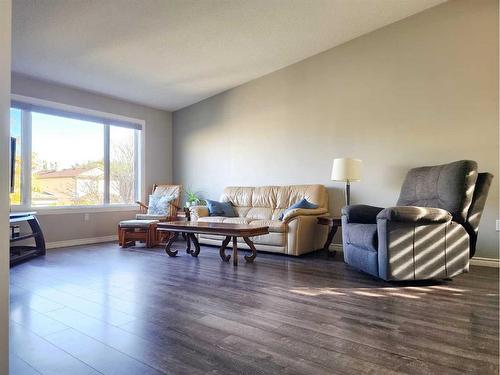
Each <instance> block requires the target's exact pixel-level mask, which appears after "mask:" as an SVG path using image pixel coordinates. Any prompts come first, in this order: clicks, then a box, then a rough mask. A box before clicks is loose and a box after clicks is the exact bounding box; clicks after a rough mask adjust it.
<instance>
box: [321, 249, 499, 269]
mask: <svg viewBox="0 0 500 375" xmlns="http://www.w3.org/2000/svg"><path fill="white" fill-rule="evenodd" d="M330 251H339V252H342V244H340V243H332V244H331V245H330ZM470 264H471V265H473V266H483V267H495V268H500V259H494V258H483V257H474V258H472V259H471V260H470Z"/></svg>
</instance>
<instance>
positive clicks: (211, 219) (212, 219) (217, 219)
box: [198, 216, 250, 224]
mask: <svg viewBox="0 0 500 375" xmlns="http://www.w3.org/2000/svg"><path fill="white" fill-rule="evenodd" d="M198 221H199V222H202V223H228V224H248V223H250V220H249V219H247V218H244V217H225V216H205V217H200V218H199V219H198Z"/></svg>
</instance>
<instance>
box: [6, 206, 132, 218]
mask: <svg viewBox="0 0 500 375" xmlns="http://www.w3.org/2000/svg"><path fill="white" fill-rule="evenodd" d="M138 210H139V206H138V205H137V204H126V205H121V204H117V205H105V206H104V205H103V206H64V207H21V206H15V207H11V212H24V211H36V213H37V215H38V216H43V215H62V214H77V213H82V214H85V213H96V212H120V211H138Z"/></svg>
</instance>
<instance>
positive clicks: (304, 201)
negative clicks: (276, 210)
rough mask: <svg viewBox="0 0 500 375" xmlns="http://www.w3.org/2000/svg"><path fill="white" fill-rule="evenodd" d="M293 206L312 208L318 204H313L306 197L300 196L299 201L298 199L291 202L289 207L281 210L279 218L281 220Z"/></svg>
mask: <svg viewBox="0 0 500 375" xmlns="http://www.w3.org/2000/svg"><path fill="white" fill-rule="evenodd" d="M294 208H306V209H314V208H318V205H317V204H314V203H311V202H309V201H308V200H307V199H306V198H302V199H301V200H300V201H298V202H297V203H294V204H292V205H291V206H290V207H288V208H287V209H286V210H285V211H283V212H282V213H281V215H280V220H283V217H284V216H285V214H286V213H287V212H288V211H290V210H293V209H294Z"/></svg>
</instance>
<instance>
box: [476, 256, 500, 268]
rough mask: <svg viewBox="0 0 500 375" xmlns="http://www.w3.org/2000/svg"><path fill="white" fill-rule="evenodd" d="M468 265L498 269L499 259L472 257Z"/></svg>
mask: <svg viewBox="0 0 500 375" xmlns="http://www.w3.org/2000/svg"><path fill="white" fill-rule="evenodd" d="M470 264H472V265H473V266H483V267H495V268H499V267H500V259H494V258H482V257H474V258H472V259H471V260H470Z"/></svg>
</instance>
